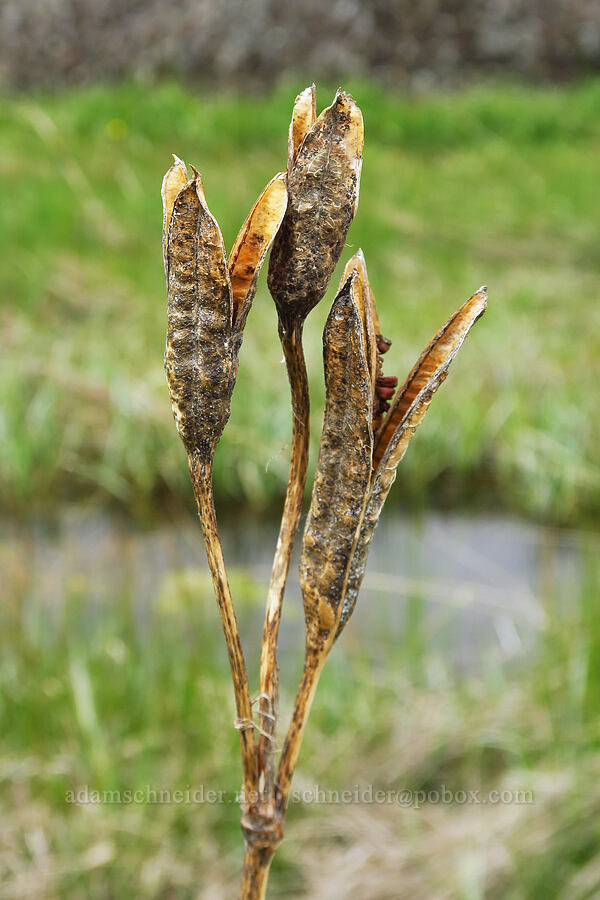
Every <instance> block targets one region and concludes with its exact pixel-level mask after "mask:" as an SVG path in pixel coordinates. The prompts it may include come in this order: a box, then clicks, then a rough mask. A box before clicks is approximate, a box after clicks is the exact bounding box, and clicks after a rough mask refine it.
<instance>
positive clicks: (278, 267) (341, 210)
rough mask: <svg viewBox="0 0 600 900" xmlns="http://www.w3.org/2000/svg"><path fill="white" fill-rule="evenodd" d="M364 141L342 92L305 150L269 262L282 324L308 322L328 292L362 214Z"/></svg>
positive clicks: (355, 110) (295, 168) (293, 175)
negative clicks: (352, 228) (353, 225)
mask: <svg viewBox="0 0 600 900" xmlns="http://www.w3.org/2000/svg"><path fill="white" fill-rule="evenodd" d="M363 138H364V135H363V122H362V115H361V112H360V110H359V108H358V106H357V105H356V104H355V103H354V101H353V100H352V98H351V97H350V96H349V95H347V94H345V93H344V92H343V91H338V93H337V94H336V97H335V100H334V101H333V103H332V105H331V106H330V107H328V108H327V109H325V110H324V111H323V112H322V113H321V115H320V116H319V118H318V119H317V120H316V122H315V123H314V125H313V126H312V128H310V130H309V131H308V132H307V133H306V135H305V136H304V139H303V140H302V143H301V144H300V146H299V149H298V152H297V155H296V159H295V162H294V164H293V166H292V169H291V171H290V173H289V175H288V198H289V199H288V207H287V211H286V214H285V216H284V217H283V222H282V223H281V228H280V230H279V232H278V234H277V237H276V239H275V241H274V243H273V251H272V253H271V259H270V263H269V280H268V284H269V290H270V291H271V294H272V295H273V299H274V300H275V304H276V306H277V309H278V312H279V316H280V319H282V320H285V321H290V320H291V321H297V320H300V321H303V320H304V319H305V318H306V316H307V315H308V313H309V312H310V310H311V309H313V307H314V306H316V304H317V303H318V302H319V300H321V298H322V297H323V295H324V294H325V291H326V290H327V285H328V284H329V280H330V278H331V275H332V274H333V270H334V268H335V265H336V263H337V261H338V259H339V257H340V253H341V252H342V248H343V246H344V241H345V240H346V234H347V233H348V229H349V227H350V223H351V222H352V219H353V218H354V214H355V212H356V206H357V203H358V189H359V180H360V171H361V165H362V148H363Z"/></svg>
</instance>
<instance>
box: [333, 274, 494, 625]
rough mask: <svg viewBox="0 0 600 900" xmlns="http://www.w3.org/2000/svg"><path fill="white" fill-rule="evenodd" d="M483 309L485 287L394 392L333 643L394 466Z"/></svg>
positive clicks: (353, 597)
mask: <svg viewBox="0 0 600 900" xmlns="http://www.w3.org/2000/svg"><path fill="white" fill-rule="evenodd" d="M486 305H487V294H486V288H485V287H483V288H480V289H479V290H478V291H477V292H476V293H475V294H473V296H472V297H470V298H469V299H468V300H467V302H466V303H465V304H463V306H461V308H460V309H459V310H458V312H456V313H455V314H454V315H453V316H452V317H451V318H450V319H448V321H447V322H446V323H445V325H443V326H442V328H440V330H439V331H438V332H437V334H436V335H434V337H433V338H432V340H431V341H430V343H429V345H428V346H427V347H426V349H425V350H424V351H423V353H422V354H421V356H420V357H419V359H418V360H417V362H416V363H415V365H414V367H413V369H412V370H411V372H410V374H409V376H408V378H407V379H406V381H405V382H404V384H403V385H402V387H401V388H400V390H399V391H398V395H397V397H396V400H395V401H394V404H393V406H392V407H391V409H390V411H389V413H388V415H387V418H386V420H385V421H384V423H383V425H382V426H381V429H380V433H379V435H378V436H376V446H375V452H374V454H373V460H374V462H373V481H372V484H371V487H370V490H369V496H368V500H367V504H366V509H365V514H364V518H363V520H362V524H361V527H360V533H359V537H358V542H357V545H356V550H355V552H354V556H353V558H352V561H351V564H350V569H349V573H348V580H347V586H346V592H345V595H344V603H343V607H342V612H341V615H340V620H339V625H338V628H337V633H336V638H337V637H339V635H340V634H341V632H342V630H343V628H344V626H345V624H346V622H347V621H348V619H349V618H350V616H351V615H352V611H353V609H354V607H355V605H356V601H357V598H358V592H359V590H360V585H361V583H362V579H363V576H364V573H365V568H366V563H367V555H368V552H369V545H370V543H371V538H372V537H373V533H374V531H375V528H376V526H377V522H378V520H379V516H380V513H381V510H382V507H383V504H384V502H385V499H386V497H387V495H388V493H389V491H390V488H391V486H392V484H393V483H394V480H395V478H396V471H397V468H398V463H399V462H400V460H401V459H402V457H403V456H404V454H405V453H406V449H407V447H408V444H409V443H410V440H411V438H412V436H413V434H414V433H415V430H416V428H417V426H418V425H419V424H420V422H421V421H422V419H423V417H424V415H425V413H426V412H427V408H428V406H429V404H430V402H431V398H432V397H433V395H434V394H435V392H436V390H437V389H438V388H439V386H440V385H441V384H442V383H443V382H444V380H445V379H446V376H447V374H448V369H449V367H450V363H451V362H452V360H453V359H454V357H455V356H456V354H457V353H458V351H459V349H460V347H461V345H462V343H463V341H464V339H465V338H466V336H467V334H468V333H469V331H470V330H471V328H472V326H473V325H474V324H475V322H476V321H477V319H479V317H480V316H482V315H483V313H484V312H485V309H486Z"/></svg>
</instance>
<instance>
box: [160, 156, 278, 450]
mask: <svg viewBox="0 0 600 900" xmlns="http://www.w3.org/2000/svg"><path fill="white" fill-rule="evenodd" d="M162 198H163V254H164V263H165V275H166V279H167V288H168V307H167V346H166V352H165V369H166V373H167V381H168V384H169V393H170V396H171V406H172V408H173V415H174V417H175V423H176V425H177V430H178V431H179V434H180V436H181V439H182V441H183V443H184V445H185V448H186V450H187V452H188V454H189V455H190V456H198V457H199V458H200V459H202V460H204V461H210V460H212V456H213V454H214V450H215V447H216V445H217V442H218V440H219V438H220V437H221V434H222V432H223V429H224V427H225V424H226V423H227V419H228V418H229V411H230V402H231V394H232V391H233V387H234V384H235V379H236V375H237V358H238V351H239V347H240V344H241V340H242V334H243V328H244V325H245V322H246V317H247V315H248V311H249V309H250V305H251V303H252V300H253V297H254V294H255V292H256V285H257V280H258V274H259V272H260V268H261V266H262V264H263V262H264V260H265V257H266V254H267V251H268V249H269V247H270V245H271V243H272V241H273V238H274V237H275V235H276V233H277V230H278V228H279V226H280V224H281V220H282V218H283V215H284V213H285V209H286V205H287V192H286V186H285V175H284V174H283V173H279V174H278V175H276V176H275V178H273V179H272V181H270V182H269V184H268V185H267V187H266V188H265V189H264V191H263V192H262V194H261V195H260V197H259V199H258V200H257V202H256V204H255V205H254V207H253V209H252V211H251V212H250V215H249V216H248V218H247V219H246V222H245V223H244V225H243V227H242V229H241V231H240V233H239V235H238V237H237V239H236V241H235V244H234V247H233V251H232V254H231V258H230V261H229V264H228V262H227V255H226V253H225V246H224V243H223V237H222V234H221V230H220V228H219V226H218V224H217V222H216V220H215V219H214V217H213V216H212V215H211V213H210V211H209V209H208V206H207V204H206V199H205V196H204V190H203V188H202V181H201V178H200V175H199V174H198V173H197V172H196V171H195V170H194V177H193V178H192V179H190V180H188V178H187V171H186V167H185V164H184V163H183V162H182V161H181V160H179V159H177V157H175V163H174V165H173V166H172V167H171V168H170V169H169V171H168V172H167V173H166V175H165V177H164V179H163V187H162Z"/></svg>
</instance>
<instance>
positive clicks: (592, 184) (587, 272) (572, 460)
mask: <svg viewBox="0 0 600 900" xmlns="http://www.w3.org/2000/svg"><path fill="white" fill-rule="evenodd" d="M299 87H301V85H294V86H293V87H290V89H288V90H280V91H278V92H277V93H276V94H274V95H272V96H270V97H267V98H263V99H259V98H256V97H243V96H242V97H229V96H222V97H208V96H202V95H200V96H198V95H195V94H193V93H190V92H189V91H187V90H185V89H183V88H182V87H179V86H176V85H172V84H166V85H162V86H158V87H151V88H150V87H144V86H137V85H125V86H122V87H118V88H104V87H97V88H92V89H82V90H76V91H71V92H69V93H64V94H58V95H56V96H42V95H36V96H33V95H31V96H27V95H25V96H19V97H14V98H10V97H8V98H4V100H3V101H2V103H1V106H0V174H1V176H2V179H3V181H4V183H5V197H7V199H6V200H5V202H4V203H3V204H2V209H1V211H0V216H1V218H0V242H1V247H2V258H3V264H2V272H1V275H2V285H3V291H2V294H3V298H4V301H3V305H4V308H3V311H2V325H1V328H2V337H3V347H4V352H3V353H2V357H1V362H0V366H1V372H0V375H1V377H0V410H1V411H0V478H1V480H2V482H3V484H4V485H5V487H6V490H4V491H3V497H4V501H3V502H4V503H5V504H6V505H7V507H9V508H10V509H12V510H14V511H24V510H30V509H31V508H32V507H39V506H43V505H52V504H55V503H56V502H57V500H60V499H61V498H71V497H73V496H75V495H93V496H95V497H97V498H99V499H102V500H107V499H108V498H112V499H114V500H116V501H117V502H118V503H120V504H123V505H126V506H127V507H128V508H129V509H134V510H138V511H150V512H156V511H157V510H160V508H161V505H162V503H163V502H164V500H165V498H166V497H169V498H171V500H172V499H173V498H175V499H178V498H181V499H182V500H183V502H186V503H189V502H190V489H189V484H188V476H187V467H186V464H185V459H184V454H183V450H182V447H181V446H180V443H179V441H178V438H177V435H176V433H175V429H174V427H173V423H172V419H171V413H170V409H169V403H168V398H167V392H166V387H165V381H164V374H163V370H162V354H163V346H164V330H165V289H164V280H163V274H162V269H161V252H160V231H161V210H160V197H159V189H160V182H161V178H162V175H163V173H164V171H165V169H166V168H167V166H168V165H169V161H170V154H171V152H176V153H177V154H178V155H180V156H181V157H183V158H184V159H186V160H187V161H188V162H193V163H195V164H197V165H198V166H199V168H200V169H201V171H202V173H203V176H204V182H205V188H206V194H207V198H208V201H209V204H210V206H211V209H212V210H213V212H214V213H215V215H216V216H217V218H218V220H219V222H220V223H221V226H222V230H223V233H224V237H225V242H226V245H227V246H231V244H232V242H233V239H234V237H235V234H236V231H237V229H238V227H239V225H240V224H241V222H242V221H243V218H244V217H245V215H246V212H247V210H248V209H249V208H250V206H251V204H252V203H253V201H254V199H255V197H256V195H257V194H258V192H259V191H260V189H261V188H262V186H263V185H264V184H265V183H266V181H267V180H268V179H269V178H270V177H271V176H272V174H273V173H274V172H275V171H277V170H278V169H281V168H282V167H283V165H284V161H285V152H286V132H287V125H288V120H289V114H290V106H291V101H292V99H293V94H294V92H295V91H296V90H297V89H298V88H299ZM350 87H351V88H352V89H353V92H354V95H355V97H356V99H357V100H358V101H359V103H360V104H361V106H362V109H363V112H364V117H365V124H366V149H365V156H364V167H363V179H362V187H361V201H360V207H359V212H358V215H357V217H356V220H355V223H354V224H353V226H352V230H351V232H350V235H349V238H348V247H347V248H346V251H345V253H344V256H343V259H344V260H345V259H347V258H348V256H349V255H350V253H351V252H352V251H353V249H355V248H357V247H358V246H362V247H363V249H364V251H365V254H366V258H367V262H368V265H369V272H370V275H371V278H372V282H373V286H374V289H375V293H376V296H377V299H378V304H379V307H380V312H381V320H382V327H383V329H384V332H385V333H386V334H387V335H388V336H390V337H391V338H392V339H393V341H394V345H393V347H392V350H391V351H390V353H389V355H388V357H387V358H386V371H387V372H388V373H390V374H392V373H396V374H398V375H399V376H400V377H401V378H402V377H404V374H405V373H406V372H407V371H408V369H409V367H410V366H411V365H412V362H413V361H414V359H415V358H416V356H417V355H418V353H419V352H420V350H421V349H422V347H423V345H424V344H425V342H426V341H427V340H428V339H429V337H430V336H431V334H432V333H433V332H434V331H435V330H436V329H437V328H438V327H439V325H440V324H441V323H442V322H443V321H444V320H445V319H446V318H447V317H448V316H449V315H450V314H451V313H452V312H453V311H454V310H455V309H456V308H457V307H458V305H459V304H460V303H462V302H463V300H465V299H466V298H467V297H468V296H469V294H470V293H471V292H472V291H473V290H474V289H476V288H477V287H479V285H480V284H482V283H487V284H488V285H489V296H490V306H489V310H488V313H487V314H486V316H485V318H484V319H483V320H482V322H481V323H480V324H479V325H478V326H477V328H476V330H475V331H474V332H473V334H472V336H471V337H470V338H469V341H468V344H467V346H465V348H464V349H463V351H462V352H461V357H460V359H458V360H457V362H456V363H455V365H454V368H453V371H452V373H451V376H450V378H449V381H448V383H447V385H446V386H445V387H444V389H443V391H442V392H440V395H439V397H438V398H436V400H435V401H434V403H433V409H432V411H431V413H430V414H429V416H428V417H427V420H426V422H425V424H424V425H423V426H422V428H421V430H420V433H419V435H418V437H417V438H416V440H415V443H414V446H413V447H412V448H411V451H410V453H409V454H408V455H407V457H406V460H405V461H404V462H403V465H402V467H401V472H400V475H399V480H398V484H397V487H396V488H395V489H394V491H393V493H392V496H393V497H396V498H397V499H399V498H402V499H403V500H404V501H405V502H406V501H410V502H413V503H425V502H431V501H433V502H436V503H440V504H451V503H455V504H456V503H461V504H469V503H471V504H475V503H478V504H488V505H490V504H495V505H501V506H503V507H506V508H512V509H516V510H519V511H522V512H524V513H526V514H529V515H535V516H541V517H545V518H556V519H560V520H562V521H570V522H583V521H585V520H588V519H590V518H591V517H592V516H593V515H594V514H596V513H597V512H598V510H599V509H600V469H599V467H598V457H597V447H598V445H599V443H600V417H598V415H597V404H596V399H595V398H596V393H597V390H596V387H597V386H596V383H595V382H596V379H595V377H594V369H595V367H596V362H597V359H598V354H599V352H600V337H599V335H600V327H599V325H600V321H599V316H600V312H599V310H600V306H599V304H598V303H597V285H598V277H599V274H600V250H599V243H598V209H599V208H600V181H599V180H598V174H597V173H598V166H597V161H598V150H599V148H600V120H599V118H598V114H597V110H598V103H599V102H600V81H590V82H588V83H585V84H583V85H581V86H579V87H571V88H565V89H554V88H552V89H532V88H520V87H516V86H484V87H480V88H475V89H470V90H468V91H466V92H464V93H459V94H448V95H444V96H438V97H433V98H423V99H419V100H406V99H402V98H400V97H394V96H391V95H386V94H384V93H382V92H381V91H379V90H378V89H375V88H374V87H372V86H369V85H366V84H357V85H350ZM330 96H331V91H328V90H325V89H323V88H321V89H320V90H319V94H318V103H319V106H320V107H322V106H323V105H325V104H326V103H327V102H328V101H329V98H330ZM329 299H331V293H330V295H329ZM328 302H329V301H328V300H326V301H325V302H323V303H322V304H321V306H320V307H319V308H318V309H317V310H316V311H315V313H314V314H313V315H312V316H311V318H310V320H309V322H308V326H307V342H308V357H309V362H310V364H311V370H312V387H313V396H314V411H315V413H314V416H313V427H314V429H315V435H314V437H315V442H316V440H317V439H318V428H319V424H320V409H321V404H322V387H321V380H322V377H321V363H320V355H321V351H320V334H321V330H322V326H323V322H324V319H325V317H326V314H327V307H328ZM272 307H273V304H272V301H271V299H270V297H269V296H268V293H267V292H266V288H265V284H264V278H263V279H262V281H261V287H260V290H259V293H258V295H257V297H256V300H255V303H254V308H253V310H252V313H251V316H250V321H249V324H248V329H247V332H246V338H245V343H244V348H243V351H242V358H241V365H240V374H239V380H238V384H237V386H236V390H235V393H234V400H233V406H232V417H231V420H230V424H229V426H228V428H227V430H226V432H225V436H224V438H223V441H222V445H221V446H220V448H219V450H218V453H217V460H216V478H217V490H218V494H219V496H220V497H221V498H222V500H226V499H229V500H232V501H240V500H241V501H246V502H249V503H251V504H252V505H253V506H254V507H255V508H260V507H264V506H266V505H267V504H268V503H270V501H271V500H273V499H274V498H277V497H278V496H280V495H281V493H282V491H283V488H284V484H285V478H286V472H287V444H288V442H289V429H290V421H289V408H288V401H287V382H286V377H285V373H284V369H283V367H282V366H281V364H280V359H281V352H280V349H279V348H278V344H277V339H276V335H275V317H274V313H273V308H272ZM388 360H389V361H388ZM313 458H314V454H313Z"/></svg>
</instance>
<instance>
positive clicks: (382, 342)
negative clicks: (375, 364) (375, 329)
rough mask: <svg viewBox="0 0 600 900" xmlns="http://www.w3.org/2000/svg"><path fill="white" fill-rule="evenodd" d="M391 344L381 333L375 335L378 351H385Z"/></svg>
mask: <svg viewBox="0 0 600 900" xmlns="http://www.w3.org/2000/svg"><path fill="white" fill-rule="evenodd" d="M391 346H392V342H391V341H390V339H389V338H386V337H384V336H383V335H382V334H378V335H377V349H378V350H379V352H380V353H387V352H388V350H389V349H390V347H391Z"/></svg>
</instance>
